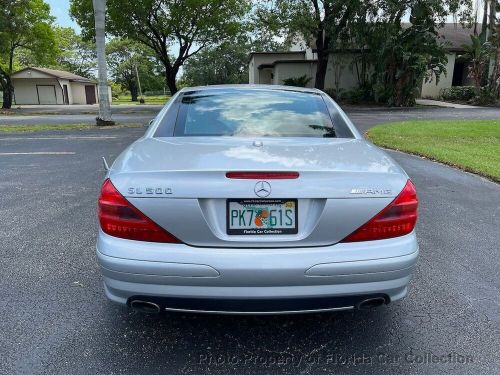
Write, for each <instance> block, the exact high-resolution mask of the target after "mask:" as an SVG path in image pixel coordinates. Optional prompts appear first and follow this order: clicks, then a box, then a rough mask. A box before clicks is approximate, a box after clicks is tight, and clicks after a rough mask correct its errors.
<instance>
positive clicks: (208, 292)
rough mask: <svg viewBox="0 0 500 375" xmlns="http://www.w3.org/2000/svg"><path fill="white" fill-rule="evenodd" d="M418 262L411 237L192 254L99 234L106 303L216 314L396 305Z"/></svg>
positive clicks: (182, 248)
mask: <svg viewBox="0 0 500 375" xmlns="http://www.w3.org/2000/svg"><path fill="white" fill-rule="evenodd" d="M417 257H418V245H417V241H416V237H415V234H414V233H411V234H409V235H407V236H403V237H399V238H395V239H389V240H382V241H371V242H366V243H345V244H344V243H342V244H336V245H333V246H325V247H311V248H287V249H238V248H195V247H190V246H186V245H182V244H154V243H143V242H137V241H128V240H123V239H119V238H115V237H111V236H108V235H106V234H104V233H102V232H100V233H99V238H98V243H97V259H98V263H99V265H100V267H101V270H102V273H103V276H104V285H105V291H106V295H107V297H108V298H109V299H110V300H112V301H114V302H117V303H121V304H127V303H128V302H129V301H130V300H131V299H148V300H154V301H157V302H158V303H159V304H160V305H161V306H162V308H165V309H170V310H182V311H200V312H218V313H252V314H255V313H290V312H305V311H323V310H339V309H348V308H354V307H355V306H356V304H357V303H358V301H361V299H364V298H367V297H371V296H383V297H384V298H385V299H386V302H387V303H388V302H392V301H396V300H398V299H401V298H403V297H404V296H405V295H406V293H407V287H408V283H409V281H410V277H411V273H412V270H413V268H414V266H415V264H416V261H417Z"/></svg>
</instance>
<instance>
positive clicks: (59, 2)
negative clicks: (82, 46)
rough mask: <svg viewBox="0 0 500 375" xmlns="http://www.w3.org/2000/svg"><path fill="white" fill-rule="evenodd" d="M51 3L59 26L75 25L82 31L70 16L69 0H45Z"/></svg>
mask: <svg viewBox="0 0 500 375" xmlns="http://www.w3.org/2000/svg"><path fill="white" fill-rule="evenodd" d="M45 2H47V3H48V4H49V5H50V13H51V14H52V15H53V16H54V17H56V23H57V24H58V25H59V26H64V27H73V28H74V29H75V30H77V31H80V28H79V27H78V25H77V24H76V22H74V21H73V20H71V18H70V16H69V0H45Z"/></svg>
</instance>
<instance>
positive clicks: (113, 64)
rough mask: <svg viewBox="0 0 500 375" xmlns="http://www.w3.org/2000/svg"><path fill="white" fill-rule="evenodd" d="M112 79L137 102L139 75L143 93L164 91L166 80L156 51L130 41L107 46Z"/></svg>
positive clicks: (121, 41)
mask: <svg viewBox="0 0 500 375" xmlns="http://www.w3.org/2000/svg"><path fill="white" fill-rule="evenodd" d="M106 53H107V57H108V66H109V68H110V73H111V77H112V78H113V80H114V81H115V82H116V83H119V84H121V85H122V86H123V87H125V88H126V89H127V90H128V91H130V95H131V97H132V101H133V102H136V101H137V97H138V92H139V85H138V82H137V74H139V77H140V82H141V87H142V91H143V92H147V91H156V90H158V91H159V90H162V89H163V88H164V86H165V78H164V77H163V75H162V74H161V66H160V64H159V63H158V61H157V59H156V56H155V54H154V51H152V50H151V49H150V48H148V47H146V46H145V45H143V44H141V43H138V42H135V41H133V40H130V39H120V38H115V39H112V40H111V41H110V42H109V43H108V44H107V46H106Z"/></svg>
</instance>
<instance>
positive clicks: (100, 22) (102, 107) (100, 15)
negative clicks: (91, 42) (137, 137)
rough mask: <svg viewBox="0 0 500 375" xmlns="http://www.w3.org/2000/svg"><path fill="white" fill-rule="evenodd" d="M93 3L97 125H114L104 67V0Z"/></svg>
mask: <svg viewBox="0 0 500 375" xmlns="http://www.w3.org/2000/svg"><path fill="white" fill-rule="evenodd" d="M92 2H93V5H94V20H95V42H96V48H97V70H98V76H99V116H98V117H97V119H96V121H97V125H101V126H103V125H104V126H105V125H114V122H113V120H112V118H111V107H110V105H109V103H110V101H109V93H108V73H107V67H106V50H105V48H106V39H105V38H106V35H105V14H106V0H92Z"/></svg>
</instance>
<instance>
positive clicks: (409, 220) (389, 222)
mask: <svg viewBox="0 0 500 375" xmlns="http://www.w3.org/2000/svg"><path fill="white" fill-rule="evenodd" d="M417 206H418V198H417V191H416V190H415V186H414V185H413V183H412V182H411V181H410V180H408V182H407V183H406V185H405V187H404V188H403V190H402V191H401V193H399V195H398V196H397V197H396V199H394V200H393V201H392V203H391V204H389V205H388V206H387V207H386V208H384V209H383V210H382V211H381V212H379V213H378V214H377V215H376V216H375V217H374V218H372V219H371V220H370V221H369V222H367V223H366V224H364V225H363V226H362V227H361V228H359V229H357V230H356V231H355V232H354V233H351V234H350V235H349V236H347V237H346V238H344V239H343V240H342V241H341V242H358V241H373V240H383V239H386V238H392V237H399V236H404V235H405V234H408V233H411V231H412V230H413V228H415V224H416V222H417Z"/></svg>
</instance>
